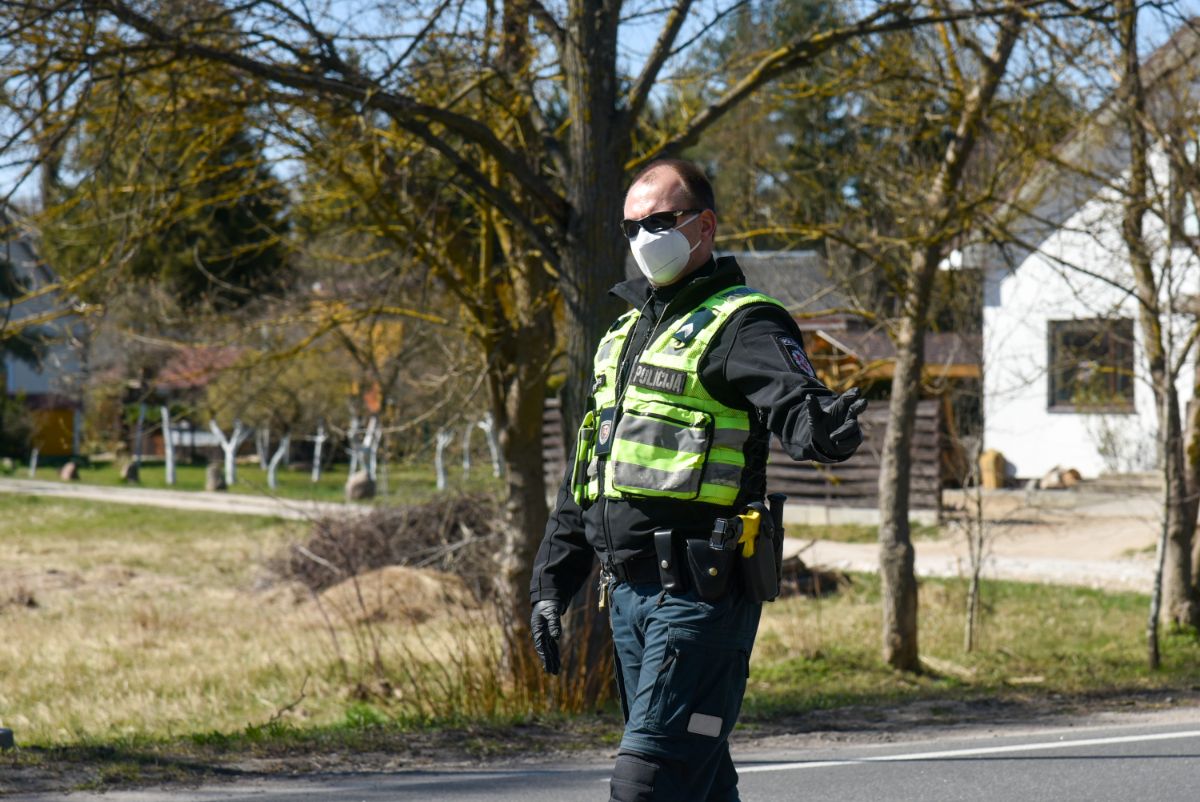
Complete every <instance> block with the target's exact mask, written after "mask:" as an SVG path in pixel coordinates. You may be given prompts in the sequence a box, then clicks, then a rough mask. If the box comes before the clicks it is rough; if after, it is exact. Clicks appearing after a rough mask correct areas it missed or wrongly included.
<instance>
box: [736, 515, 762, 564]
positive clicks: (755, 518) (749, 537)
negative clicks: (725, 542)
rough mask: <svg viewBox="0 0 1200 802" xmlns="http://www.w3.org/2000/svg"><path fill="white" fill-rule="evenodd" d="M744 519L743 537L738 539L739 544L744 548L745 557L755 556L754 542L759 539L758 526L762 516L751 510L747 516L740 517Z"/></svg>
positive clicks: (743, 554)
mask: <svg viewBox="0 0 1200 802" xmlns="http://www.w3.org/2000/svg"><path fill="white" fill-rule="evenodd" d="M738 517H739V518H741V519H742V536H741V537H739V538H738V543H739V544H741V547H742V556H743V557H753V556H754V541H755V539H757V538H758V525H759V523H760V521H761V520H762V516H761V515H760V514H759V512H758V510H750V512H748V513H746V514H745V515H739V516H738Z"/></svg>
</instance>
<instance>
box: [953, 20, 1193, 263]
mask: <svg viewBox="0 0 1200 802" xmlns="http://www.w3.org/2000/svg"><path fill="white" fill-rule="evenodd" d="M1197 58H1200V17H1192V18H1188V19H1186V20H1184V21H1183V22H1182V23H1181V24H1180V26H1179V28H1178V29H1177V30H1176V31H1175V32H1174V33H1173V34H1172V36H1171V38H1170V39H1168V40H1167V42H1166V43H1164V44H1163V45H1162V46H1161V47H1159V48H1158V49H1157V50H1155V51H1154V53H1152V54H1151V55H1150V56H1149V57H1148V58H1146V59H1145V60H1144V61H1143V62H1142V69H1141V80H1142V85H1143V87H1145V89H1146V90H1147V95H1148V102H1149V103H1150V104H1151V111H1152V113H1153V112H1154V111H1155V110H1157V109H1161V108H1173V101H1174V100H1175V99H1174V98H1170V97H1167V98H1166V99H1165V102H1164V97H1163V95H1164V92H1165V87H1166V86H1168V81H1169V80H1170V79H1171V78H1172V77H1173V76H1175V75H1176V74H1178V72H1179V71H1180V70H1181V69H1182V68H1184V67H1187V66H1189V65H1192V64H1194V63H1196V60H1197ZM1190 77H1191V80H1192V82H1193V83H1195V82H1196V81H1197V80H1198V79H1200V75H1192V76H1190ZM1129 91H1130V89H1129V87H1128V86H1126V85H1125V84H1121V85H1119V86H1118V87H1116V88H1115V89H1114V90H1113V91H1112V92H1110V93H1109V95H1108V96H1107V97H1106V98H1105V99H1104V101H1103V102H1102V103H1101V104H1100V105H1099V107H1097V108H1096V110H1095V111H1093V112H1092V113H1091V114H1090V115H1088V117H1087V118H1086V119H1085V120H1084V121H1083V122H1082V123H1081V124H1080V125H1078V126H1076V127H1075V128H1074V129H1073V130H1071V131H1070V132H1069V133H1068V134H1067V135H1066V137H1064V138H1063V140H1062V141H1061V142H1059V143H1058V145H1056V146H1055V147H1054V149H1053V151H1052V153H1051V154H1050V156H1048V157H1046V158H1044V159H1042V160H1041V162H1040V163H1039V164H1038V165H1037V166H1036V167H1035V168H1033V169H1031V170H1030V173H1029V175H1030V179H1029V180H1026V181H1021V182H1020V185H1019V186H1018V187H1016V188H1015V189H1014V191H1013V192H1012V195H1011V197H1010V200H1009V201H1008V204H1007V206H1008V208H1009V215H1010V216H1011V217H1013V218H1014V219H1017V220H1021V221H1022V222H1021V223H1020V224H1019V225H1013V226H1010V232H1011V233H1012V235H1013V239H1014V240H1017V244H1018V245H1019V246H1020V247H1021V248H1024V249H1031V250H1032V249H1036V248H1037V247H1039V246H1040V245H1041V243H1042V242H1044V241H1045V239H1046V238H1047V237H1048V236H1050V235H1052V234H1053V233H1054V232H1055V231H1057V230H1058V229H1059V228H1060V227H1061V226H1062V225H1063V224H1064V223H1065V222H1066V220H1067V219H1068V218H1069V217H1071V216H1072V215H1073V214H1074V213H1075V212H1076V211H1077V210H1078V209H1079V208H1080V207H1081V206H1082V205H1083V204H1084V203H1086V202H1087V201H1088V200H1090V199H1091V198H1092V197H1094V196H1095V195H1096V193H1097V192H1099V191H1100V190H1102V189H1103V188H1104V187H1105V186H1107V185H1108V180H1109V179H1111V178H1112V177H1113V176H1117V175H1120V174H1121V173H1122V172H1123V171H1124V170H1125V169H1126V168H1127V167H1128V163H1129V161H1128V160H1129V157H1128V153H1126V152H1124V148H1118V149H1115V150H1116V152H1114V148H1113V147H1112V145H1113V144H1114V140H1117V141H1119V139H1120V138H1121V137H1123V136H1124V132H1123V131H1122V130H1121V127H1120V120H1121V118H1120V114H1121V102H1122V101H1123V100H1124V99H1125V98H1126V97H1127V95H1128V92H1129ZM981 251H982V253H980V254H977V255H975V256H974V261H976V262H977V263H982V262H985V261H987V256H986V255H984V254H986V253H988V252H990V251H991V247H990V246H983V247H982V248H981ZM1018 261H1019V260H1018Z"/></svg>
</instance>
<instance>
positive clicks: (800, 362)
mask: <svg viewBox="0 0 1200 802" xmlns="http://www.w3.org/2000/svg"><path fill="white" fill-rule="evenodd" d="M773 339H774V340H775V346H776V347H777V348H778V349H779V353H780V355H781V356H782V357H783V361H784V364H786V365H787V367H788V370H790V371H792V372H793V373H803V374H804V375H805V376H811V377H813V378H816V376H817V372H816V371H815V370H813V366H812V363H811V362H809V361H808V355H807V354H805V353H804V346H802V345H800V342H799V341H798V340H797V339H796V338H795V337H788V336H785V335H783V334H776V335H774V337H773Z"/></svg>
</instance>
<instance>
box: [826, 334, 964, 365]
mask: <svg viewBox="0 0 1200 802" xmlns="http://www.w3.org/2000/svg"><path fill="white" fill-rule="evenodd" d="M816 335H817V336H818V337H820V338H821V339H823V340H825V341H826V342H827V343H829V344H830V345H832V346H833V347H834V348H835V349H837V350H839V351H842V352H843V353H845V354H847V355H849V356H852V357H854V358H856V359H857V360H858V361H860V362H861V363H863V364H864V365H865V364H868V363H871V362H881V361H887V362H890V361H893V360H895V358H896V346H895V344H894V343H893V342H892V340H891V338H889V337H888V336H887V335H886V334H884V333H883V332H881V331H853V330H850V331H839V332H836V333H833V334H831V333H829V332H826V331H823V330H819V331H817V332H816ZM982 344H983V339H982V337H981V336H980V335H978V334H962V333H959V332H953V331H937V332H929V333H928V334H926V335H925V364H927V365H978V364H979V363H980V353H981V352H982Z"/></svg>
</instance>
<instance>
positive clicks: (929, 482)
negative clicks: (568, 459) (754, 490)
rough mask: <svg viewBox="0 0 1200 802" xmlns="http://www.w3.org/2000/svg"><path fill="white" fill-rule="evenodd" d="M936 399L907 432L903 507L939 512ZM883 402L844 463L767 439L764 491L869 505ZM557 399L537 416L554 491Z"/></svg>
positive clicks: (559, 468)
mask: <svg viewBox="0 0 1200 802" xmlns="http://www.w3.org/2000/svg"><path fill="white" fill-rule="evenodd" d="M941 413H942V403H941V401H940V400H937V399H929V400H925V401H921V402H920V403H918V404H917V422H916V429H915V430H914V432H913V455H912V458H913V462H912V471H911V475H912V488H911V491H910V495H909V508H910V509H913V510H934V511H939V510H940V509H941V505H942V476H941V464H942V459H941V452H942V432H941V430H942V420H941ZM887 415H888V410H887V402H883V401H875V402H872V405H871V407H870V408H869V409H868V410H867V411H866V413H865V414H864V415H863V416H862V418H860V422H861V423H862V428H863V435H864V440H863V444H862V446H861V447H860V448H859V449H858V453H857V454H855V455H854V457H853V458H851V459H850V460H847V461H846V462H843V463H839V464H836V465H820V464H817V463H813V462H795V461H794V460H792V458H791V457H789V456H788V455H787V453H786V452H785V451H784V450H783V447H782V446H781V445H780V444H779V441H778V440H776V439H775V438H774V437H772V438H771V454H770V458H769V459H768V462H767V490H768V492H771V493H786V494H787V495H788V498H789V501H790V503H795V504H807V505H822V506H828V507H857V508H871V507H877V506H878V505H879V457H880V451H881V449H882V446H883V435H884V433H885V432H886V430H887ZM561 420H562V416H561V412H560V410H559V404H558V399H556V398H551V399H548V400H547V402H546V411H545V415H544V416H543V418H542V459H543V461H544V464H545V466H546V481H547V483H548V487H549V488H550V489H551V490H553V491H554V492H557V488H558V486H559V484H560V483H561V482H562V478H563V467H564V464H565V462H564V459H565V448H566V447H565V446H564V443H563V437H562V428H561V427H562V424H561Z"/></svg>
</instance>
